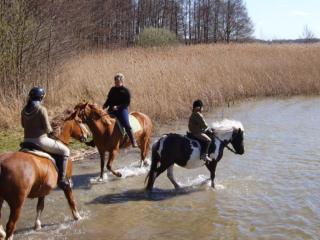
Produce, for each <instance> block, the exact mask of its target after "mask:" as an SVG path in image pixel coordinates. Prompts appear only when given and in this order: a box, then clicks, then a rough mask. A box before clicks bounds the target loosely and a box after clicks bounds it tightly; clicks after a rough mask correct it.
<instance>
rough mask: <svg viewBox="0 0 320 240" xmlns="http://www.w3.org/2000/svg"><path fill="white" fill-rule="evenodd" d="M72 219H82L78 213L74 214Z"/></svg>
mask: <svg viewBox="0 0 320 240" xmlns="http://www.w3.org/2000/svg"><path fill="white" fill-rule="evenodd" d="M73 218H74V220H75V221H80V220H82V217H81V216H80V213H79V212H76V213H75V214H74V215H73Z"/></svg>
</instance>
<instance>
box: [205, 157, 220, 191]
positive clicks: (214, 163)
mask: <svg viewBox="0 0 320 240" xmlns="http://www.w3.org/2000/svg"><path fill="white" fill-rule="evenodd" d="M217 164H218V162H217V161H211V162H210V163H208V164H206V167H207V168H208V170H209V171H210V178H211V187H213V188H214V178H215V176H216V168H217Z"/></svg>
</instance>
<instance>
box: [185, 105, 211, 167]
mask: <svg viewBox="0 0 320 240" xmlns="http://www.w3.org/2000/svg"><path fill="white" fill-rule="evenodd" d="M202 110H203V103H202V101H201V100H199V99H198V100H196V101H194V102H193V108H192V114H191V116H190V118H189V124H188V127H189V131H190V133H191V134H192V135H193V136H195V137H196V138H198V139H199V140H200V141H202V142H204V143H205V147H204V149H203V151H201V152H202V154H201V157H200V158H201V159H202V160H204V161H211V158H210V157H209V155H208V151H209V147H210V144H211V138H210V137H208V135H207V134H206V131H208V130H209V128H208V124H207V123H206V121H205V120H204V118H203V115H202V114H201V112H202Z"/></svg>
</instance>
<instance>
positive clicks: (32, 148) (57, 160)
mask: <svg viewBox="0 0 320 240" xmlns="http://www.w3.org/2000/svg"><path fill="white" fill-rule="evenodd" d="M20 147H21V149H20V150H19V152H25V153H30V154H33V155H36V156H39V157H44V158H47V159H49V160H50V161H51V162H52V163H53V165H54V166H55V168H56V170H57V172H58V173H59V172H61V170H62V161H61V156H59V155H56V154H49V153H47V152H46V151H44V150H43V149H41V147H40V146H39V145H37V144H35V143H30V142H22V143H20Z"/></svg>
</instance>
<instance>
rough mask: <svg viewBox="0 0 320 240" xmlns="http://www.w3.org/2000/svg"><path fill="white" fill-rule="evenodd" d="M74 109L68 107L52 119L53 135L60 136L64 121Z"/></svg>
mask: <svg viewBox="0 0 320 240" xmlns="http://www.w3.org/2000/svg"><path fill="white" fill-rule="evenodd" d="M72 113H73V111H72V110H71V109H66V110H64V111H63V112H62V113H59V114H58V115H56V116H55V117H54V118H53V119H52V120H51V127H52V130H53V135H54V136H55V137H57V136H59V135H60V133H61V127H62V125H63V123H64V121H65V120H66V119H67V118H68V117H69V116H70V114H72Z"/></svg>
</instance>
